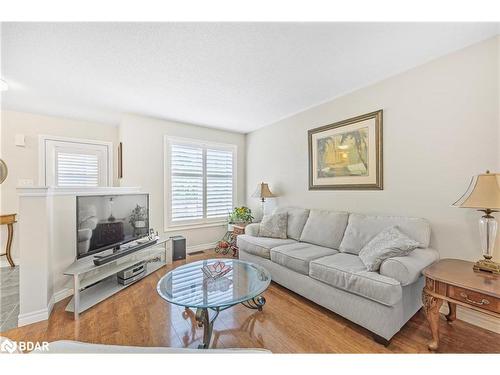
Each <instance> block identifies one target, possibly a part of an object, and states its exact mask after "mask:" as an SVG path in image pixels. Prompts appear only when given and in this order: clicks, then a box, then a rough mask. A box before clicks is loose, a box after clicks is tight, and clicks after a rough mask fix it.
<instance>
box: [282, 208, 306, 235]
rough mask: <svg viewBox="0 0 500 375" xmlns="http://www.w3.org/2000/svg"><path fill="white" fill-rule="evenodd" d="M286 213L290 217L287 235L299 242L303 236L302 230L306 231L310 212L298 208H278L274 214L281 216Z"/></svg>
mask: <svg viewBox="0 0 500 375" xmlns="http://www.w3.org/2000/svg"><path fill="white" fill-rule="evenodd" d="M285 212H286V213H287V215H288V224H287V227H286V228H287V229H286V234H287V236H288V238H292V239H294V240H297V241H298V240H299V239H300V235H301V234H302V230H303V229H304V225H305V224H306V221H307V218H308V217H309V210H308V209H306V208H297V207H278V208H276V209H275V210H274V212H273V213H275V214H281V213H285Z"/></svg>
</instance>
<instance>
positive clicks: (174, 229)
mask: <svg viewBox="0 0 500 375" xmlns="http://www.w3.org/2000/svg"><path fill="white" fill-rule="evenodd" d="M225 226H227V220H224V221H216V222H212V223H199V224H185V225H171V226H168V227H165V228H164V229H165V232H178V231H180V230H189V229H201V228H211V227H225Z"/></svg>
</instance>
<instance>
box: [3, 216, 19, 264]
mask: <svg viewBox="0 0 500 375" xmlns="http://www.w3.org/2000/svg"><path fill="white" fill-rule="evenodd" d="M16 215H17V214H9V215H0V225H7V246H6V248H5V253H2V254H0V256H4V255H5V256H6V257H7V261H8V262H9V264H10V266H11V267H15V266H16V265H15V264H14V260H13V259H12V255H11V254H10V248H11V247H12V240H13V238H14V223H15V222H16Z"/></svg>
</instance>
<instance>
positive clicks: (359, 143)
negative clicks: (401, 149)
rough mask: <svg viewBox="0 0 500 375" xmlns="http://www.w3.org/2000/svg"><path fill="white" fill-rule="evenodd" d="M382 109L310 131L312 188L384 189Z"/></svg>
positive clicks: (310, 183) (310, 175)
mask: <svg viewBox="0 0 500 375" xmlns="http://www.w3.org/2000/svg"><path fill="white" fill-rule="evenodd" d="M382 123H383V110H378V111H375V112H370V113H367V114H364V115H361V116H357V117H353V118H349V119H347V120H343V121H339V122H336V123H333V124H329V125H325V126H321V127H319V128H315V129H311V130H309V131H308V148H309V150H308V151H309V190H383V186H384V185H383V160H382V157H383V155H382Z"/></svg>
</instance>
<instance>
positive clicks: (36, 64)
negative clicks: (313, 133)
mask: <svg viewBox="0 0 500 375" xmlns="http://www.w3.org/2000/svg"><path fill="white" fill-rule="evenodd" d="M498 32H499V27H498V24H492V23H490V24H486V23H482V24H480V23H434V24H429V23H413V24H412V23H406V24H403V23H3V24H2V35H1V38H2V39H1V40H2V45H1V52H2V56H1V62H2V66H1V68H2V71H1V76H2V77H3V78H4V79H5V80H6V81H7V82H8V83H9V85H10V89H9V91H7V92H4V93H2V107H3V108H5V109H14V110H21V111H29V112H36V113H42V114H50V115H58V116H65V117H72V118H78V119H85V120H92V121H99V122H106V123H115V124H117V123H118V122H119V120H120V116H121V114H122V113H136V114H143V115H148V116H154V117H158V118H164V119H170V120H176V121H181V122H187V123H194V124H200V125H204V126H208V127H215V128H222V129H228V130H233V131H237V132H243V133H246V132H249V131H252V130H255V129H257V128H259V127H262V126H265V125H267V124H270V123H273V122H275V121H277V120H279V119H282V118H284V117H287V116H290V115H292V114H294V113H297V112H299V111H301V110H304V109H306V108H309V107H311V106H314V105H317V104H319V103H322V102H324V101H326V100H328V99H331V98H334V97H336V96H339V95H342V94H343V93H346V92H349V91H352V90H354V89H356V88H360V87H363V86H366V85H368V84H370V83H373V82H376V81H379V80H381V79H384V78H386V77H389V76H391V75H394V74H396V73H399V72H401V71H404V70H407V69H409V68H412V67H414V66H417V65H420V64H422V63H424V62H426V61H429V60H431V59H434V58H436V57H439V56H441V55H445V54H447V53H449V52H452V51H454V50H457V49H460V48H463V47H465V46H467V45H470V44H473V43H475V42H478V41H480V40H483V39H486V38H489V37H491V36H493V35H496V34H498Z"/></svg>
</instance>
